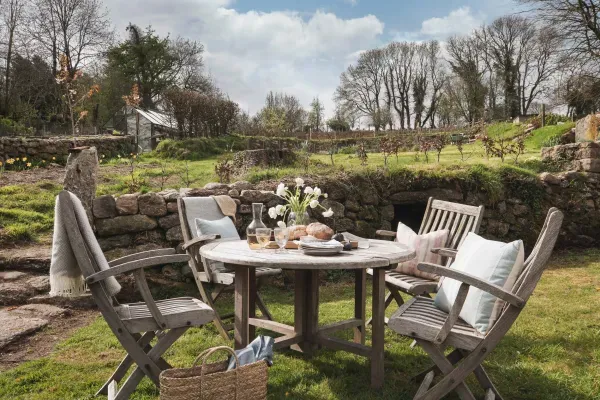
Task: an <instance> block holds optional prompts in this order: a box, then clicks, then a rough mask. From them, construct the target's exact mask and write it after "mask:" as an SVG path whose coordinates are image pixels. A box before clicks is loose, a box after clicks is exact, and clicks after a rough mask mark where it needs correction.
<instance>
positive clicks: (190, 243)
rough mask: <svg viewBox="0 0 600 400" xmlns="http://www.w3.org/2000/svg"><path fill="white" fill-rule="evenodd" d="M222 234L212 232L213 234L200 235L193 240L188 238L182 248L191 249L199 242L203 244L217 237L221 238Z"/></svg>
mask: <svg viewBox="0 0 600 400" xmlns="http://www.w3.org/2000/svg"><path fill="white" fill-rule="evenodd" d="M220 238H221V235H216V234H212V235H200V236H198V237H197V238H194V239H192V240H188V241H187V242H185V243H184V244H183V245H182V246H181V248H182V249H183V250H184V251H185V250H187V249H189V248H190V247H192V246H195V245H197V244H202V243H204V242H210V241H211V240H215V239H220Z"/></svg>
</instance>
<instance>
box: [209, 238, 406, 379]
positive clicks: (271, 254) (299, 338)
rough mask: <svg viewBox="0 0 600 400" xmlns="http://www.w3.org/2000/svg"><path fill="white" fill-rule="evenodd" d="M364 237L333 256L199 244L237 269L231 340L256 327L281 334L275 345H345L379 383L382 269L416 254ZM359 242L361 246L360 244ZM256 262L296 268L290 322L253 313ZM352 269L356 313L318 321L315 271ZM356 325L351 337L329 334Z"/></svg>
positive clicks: (246, 338) (241, 243) (307, 349)
mask: <svg viewBox="0 0 600 400" xmlns="http://www.w3.org/2000/svg"><path fill="white" fill-rule="evenodd" d="M345 235H346V237H347V238H352V239H359V240H360V241H368V244H369V247H368V248H360V249H355V250H352V251H344V252H342V253H339V254H338V255H335V256H319V257H317V256H308V255H304V254H303V253H302V252H301V251H300V250H286V251H285V252H281V251H276V250H250V248H249V247H248V244H247V242H246V241H245V240H234V241H222V242H214V243H210V244H206V245H204V246H202V248H201V249H200V254H201V256H202V257H203V258H205V259H209V260H214V261H220V262H223V263H225V264H226V265H229V266H230V267H232V268H233V269H234V271H235V346H236V348H243V347H245V346H247V345H248V343H249V342H250V341H251V340H252V339H253V338H254V336H255V327H260V328H265V329H268V330H271V331H274V332H277V333H280V334H282V335H283V336H281V337H278V338H276V339H275V348H276V349H279V348H284V347H291V348H292V349H294V350H298V351H302V352H304V353H307V354H309V355H310V354H311V353H312V352H313V351H314V350H315V349H316V348H317V346H319V345H320V346H323V347H327V348H332V349H336V350H344V351H349V352H351V353H354V354H358V355H361V356H365V357H367V358H369V359H370V360H371V386H372V387H374V388H380V387H382V386H383V373H384V370H383V345H384V329H385V326H384V325H385V314H384V313H385V270H386V269H391V268H394V267H395V266H396V265H397V264H398V263H401V262H404V261H407V260H410V259H412V258H414V257H415V252H414V251H413V250H412V249H408V248H407V247H405V246H403V245H400V244H398V243H395V242H389V241H382V240H372V239H362V238H357V237H356V236H353V235H350V234H345ZM361 247H362V246H361ZM258 267H271V268H281V269H288V270H294V271H295V285H294V286H295V301H294V326H289V325H285V324H282V323H279V322H276V321H270V320H266V319H262V318H256V316H255V315H256V314H255V312H256V311H255V309H256V306H255V301H256V271H255V268H258ZM367 268H372V269H373V315H372V319H373V320H372V345H371V347H368V346H365V321H366V315H365V314H366V313H365V308H366V270H367ZM335 269H340V270H341V269H347V270H355V277H356V283H355V306H354V318H351V319H348V320H345V321H339V322H335V323H332V324H328V325H324V326H320V327H319V324H318V322H319V271H320V270H335ZM350 328H352V329H354V341H353V342H350V341H345V340H341V339H338V338H335V337H331V336H330V335H331V334H332V333H333V332H336V331H339V330H343V329H350Z"/></svg>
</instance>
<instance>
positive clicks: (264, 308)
mask: <svg viewBox="0 0 600 400" xmlns="http://www.w3.org/2000/svg"><path fill="white" fill-rule="evenodd" d="M256 305H257V306H258V309H259V310H260V312H261V313H262V315H263V317H266V318H267V319H268V320H271V321H272V320H273V315H271V311H269V309H268V308H267V305H266V304H265V302H264V300H263V299H262V296H261V295H260V293H258V292H256Z"/></svg>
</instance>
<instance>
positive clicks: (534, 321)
mask: <svg viewBox="0 0 600 400" xmlns="http://www.w3.org/2000/svg"><path fill="white" fill-rule="evenodd" d="M599 259H600V250H587V251H577V252H575V251H574V252H566V253H562V254H559V255H557V256H555V257H553V261H552V264H551V268H550V270H548V271H547V272H546V273H545V275H544V276H543V278H542V280H541V282H540V284H539V285H538V288H537V290H536V293H535V294H534V296H533V297H532V298H531V300H530V301H529V303H528V305H527V307H526V309H525V310H524V312H523V313H522V314H521V316H520V317H519V319H518V321H517V323H516V324H515V325H514V326H513V328H512V329H511V331H510V332H509V333H508V335H507V336H506V337H505V339H504V340H503V341H502V342H501V344H500V345H499V347H498V348H496V349H495V350H494V351H493V353H492V354H491V355H490V356H489V357H488V359H487V361H486V366H487V370H488V372H489V373H490V375H491V377H492V379H493V380H494V381H495V383H496V384H497V386H498V388H499V390H500V392H501V393H502V394H503V395H504V397H505V398H507V399H521V400H534V399H535V400H538V399H544V400H565V399H572V400H577V399H580V400H592V399H598V393H600V380H599V379H598V377H599V376H600V347H599V346H598V343H599V342H600V314H599V313H598V311H597V310H598V308H599V307H600V296H598V293H599V291H600V261H598V260H599ZM368 286H370V285H368ZM352 296H353V288H352V286H351V284H350V283H349V282H348V281H341V282H337V283H323V284H322V286H321V307H320V323H321V324H326V323H330V322H334V321H337V320H341V319H345V318H348V317H350V316H351V315H352V312H353V299H352ZM264 297H265V300H266V302H267V303H268V304H269V306H270V307H271V311H272V312H273V314H274V316H275V319H276V320H278V321H281V322H284V323H291V322H292V315H293V311H292V304H293V290H291V289H283V288H278V287H275V286H272V285H270V286H268V287H266V288H265V290H264ZM230 302H231V298H227V299H226V303H230ZM369 308H370V305H369V306H368V308H367V310H368V309H369ZM388 314H389V313H388ZM367 333H368V336H367V342H369V340H370V336H369V335H370V330H368V332H367ZM340 337H342V338H346V339H349V338H350V337H351V332H343V333H341V336H340ZM410 343H411V340H409V339H407V338H403V337H400V336H398V335H396V334H395V333H393V332H392V331H390V330H386V335H385V352H386V354H385V370H386V372H385V386H384V389H383V391H381V392H378V391H373V390H371V389H370V387H369V363H368V361H367V360H365V359H364V358H362V357H359V356H354V355H350V354H347V353H344V352H335V351H331V350H322V351H320V352H318V354H317V355H316V357H314V358H312V359H308V358H305V357H304V356H302V355H299V354H297V353H293V352H290V351H283V352H277V353H276V355H275V359H274V362H275V364H274V366H273V367H272V368H271V369H270V370H269V398H270V399H282V398H289V399H315V400H316V399H394V400H403V399H411V398H412V397H413V396H414V394H415V392H416V390H417V384H416V383H415V382H413V381H411V380H410V377H411V376H412V375H413V374H416V373H418V372H420V371H421V370H422V369H424V368H426V367H428V366H429V365H430V364H429V360H428V358H427V357H426V355H425V354H424V353H423V352H422V351H421V350H419V349H414V350H413V349H411V348H410ZM220 344H231V343H225V342H224V341H223V340H222V339H221V338H220V336H218V335H217V333H216V330H215V329H214V327H213V326H212V325H211V326H206V327H204V328H201V329H192V330H190V331H189V332H188V333H186V334H185V335H184V336H183V338H182V339H181V340H180V341H179V342H178V343H177V344H176V345H175V346H174V347H173V348H172V349H171V350H170V351H169V352H168V354H167V359H168V360H169V361H170V362H171V363H172V364H174V365H175V366H177V367H184V366H190V365H191V363H192V361H193V359H194V357H195V356H196V355H197V354H198V353H200V352H201V351H202V350H204V349H206V348H208V347H211V346H215V345H220ZM123 355H124V352H123V350H122V349H121V348H120V346H119V344H118V342H117V341H116V339H115V338H114V336H113V335H112V334H111V332H110V331H109V329H108V327H107V325H106V324H105V323H104V321H103V320H102V319H101V318H98V319H97V320H96V321H95V322H94V323H92V324H91V325H90V326H87V327H85V328H82V329H80V330H78V331H77V332H76V333H75V334H74V335H73V336H71V337H70V338H68V339H66V340H65V341H64V342H62V343H61V344H60V345H58V346H57V348H56V349H55V351H54V352H53V353H52V354H51V355H50V356H48V357H44V358H42V359H39V360H35V361H28V362H26V363H24V364H22V365H20V366H18V367H17V368H14V369H12V370H8V371H5V372H3V373H2V374H0V398H3V399H5V398H6V399H15V400H19V399H23V400H25V399H27V400H38V399H39V400H42V399H43V400H53V399H57V400H58V399H61V400H63V399H65V400H66V399H91V398H92V396H93V394H94V393H95V391H96V390H97V389H98V388H99V387H100V386H101V385H102V383H103V382H104V380H105V379H107V378H108V376H109V375H110V373H111V372H112V370H113V369H114V368H115V367H116V365H117V364H118V362H119V360H120V358H121V357H122V356H123ZM469 383H470V386H471V387H472V388H473V389H475V388H477V385H476V384H475V383H474V381H473V380H472V379H470V381H469ZM476 394H477V395H478V396H480V397H482V392H481V391H479V390H478V391H477V392H476ZM449 398H451V399H455V398H457V397H456V396H450V397H449ZM132 399H138V400H140V399H144V400H150V399H153V400H155V399H158V393H157V390H156V389H155V388H154V387H153V386H152V384H151V383H150V382H149V381H148V380H147V379H145V380H144V381H143V382H142V385H141V386H140V388H139V389H138V390H137V391H136V392H135V394H134V395H133V396H132Z"/></svg>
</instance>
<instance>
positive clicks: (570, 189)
mask: <svg viewBox="0 0 600 400" xmlns="http://www.w3.org/2000/svg"><path fill="white" fill-rule="evenodd" d="M277 183H278V182H262V183H260V184H257V185H253V184H251V183H249V182H244V181H240V182H236V183H233V184H231V185H225V184H220V183H210V184H208V185H206V186H205V187H204V188H198V189H182V190H181V191H177V190H166V191H163V192H160V193H145V194H127V195H123V196H120V197H113V196H110V195H107V196H102V197H98V198H96V199H95V200H94V203H93V214H94V221H95V228H96V232H97V235H98V237H99V241H100V245H101V247H102V248H103V250H105V251H107V252H108V253H109V257H115V256H118V255H122V254H124V253H128V252H133V251H140V250H147V249H152V248H157V247H178V246H179V245H180V244H181V241H182V235H181V227H180V225H179V216H178V211H177V203H176V201H177V198H178V197H179V196H212V195H221V194H227V195H229V196H231V197H232V198H233V199H234V200H235V202H236V203H237V205H238V208H237V217H238V218H237V222H236V224H237V225H236V227H237V229H238V231H239V232H240V234H241V235H243V233H244V231H245V228H246V226H247V225H248V224H249V223H250V221H251V219H252V215H251V214H252V207H251V204H252V203H256V202H259V203H263V204H265V209H264V212H265V213H264V215H263V221H264V222H265V223H266V224H267V225H269V226H271V227H274V226H275V221H274V220H271V219H270V218H269V217H268V215H267V214H266V211H267V209H268V208H269V207H273V206H275V205H277V204H281V203H282V200H281V199H280V198H279V197H277V196H276V195H275V194H274V193H273V190H274V189H275V187H276V185H277ZM306 183H307V184H309V185H311V186H315V185H318V186H319V187H321V188H322V189H323V190H324V191H325V192H327V193H328V194H329V198H328V199H326V200H324V202H323V205H324V206H325V207H327V208H329V207H331V208H332V209H333V210H334V212H335V216H334V217H333V218H324V217H323V216H322V215H320V213H314V212H313V211H312V210H309V211H310V213H311V218H312V219H313V220H318V221H321V222H324V223H326V224H328V225H330V226H331V227H333V228H334V229H335V230H337V231H339V232H343V231H349V232H353V233H356V234H358V235H360V236H364V237H374V235H375V231H376V230H377V229H388V230H389V229H395V226H396V224H397V222H398V220H399V218H398V215H399V214H401V212H402V211H406V210H408V211H409V212H412V211H411V210H413V209H415V210H417V209H420V210H421V211H420V212H422V210H423V209H424V206H425V204H426V203H427V200H428V198H429V197H435V198H438V199H442V200H449V201H456V202H461V203H465V204H472V205H480V204H483V205H484V206H485V207H486V210H485V215H484V219H483V222H482V225H481V230H480V234H482V235H483V236H485V237H487V238H491V239H498V240H502V241H510V240H516V239H523V240H524V241H525V244H526V247H527V248H528V249H530V248H531V246H533V244H534V243H535V240H536V238H537V235H538V232H539V230H540V228H541V226H542V224H543V221H544V218H545V215H546V212H547V210H548V208H550V207H551V206H555V207H558V208H560V209H561V210H563V211H564V212H565V214H566V219H565V223H564V226H563V230H562V232H561V235H560V239H559V247H568V246H594V245H597V244H598V243H599V240H598V238H599V235H598V232H600V211H599V210H600V174H595V173H581V172H565V173H560V174H550V173H543V174H541V175H540V176H539V179H535V178H534V179H533V181H527V182H523V183H522V184H523V185H524V186H522V187H523V188H526V187H527V185H529V186H531V185H534V186H536V190H537V192H536V193H538V194H539V196H538V197H537V198H536V199H535V201H532V199H531V198H529V197H528V194H527V193H531V188H529V189H527V190H525V189H523V190H522V191H520V190H519V189H518V188H519V187H518V186H517V187H516V188H515V186H514V185H515V182H511V183H510V185H513V187H512V189H510V188H509V187H507V188H506V190H505V191H504V194H500V196H499V197H496V198H495V199H494V200H493V201H492V200H491V199H490V198H489V195H488V194H486V193H485V192H483V191H473V190H468V189H465V187H464V185H463V182H460V181H459V180H454V179H446V180H443V181H437V182H423V183H422V184H421V187H420V188H418V189H415V188H411V189H407V188H406V186H405V185H404V184H401V183H395V182H393V181H388V182H382V181H381V180H374V181H371V180H368V179H366V178H364V177H355V178H353V179H350V180H345V179H332V178H312V179H311V178H307V179H306ZM288 184H289V185H293V182H291V181H290V182H288ZM515 192H516V193H519V192H521V194H522V196H521V197H519V196H517V195H515ZM419 207H420V208H419ZM415 217H416V219H417V220H420V218H421V215H416V216H415Z"/></svg>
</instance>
